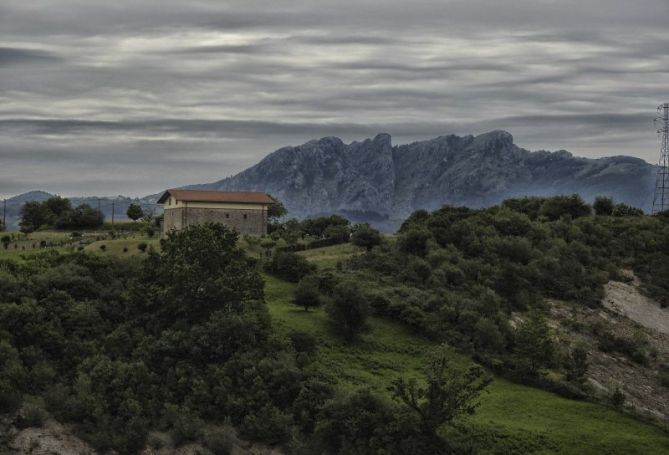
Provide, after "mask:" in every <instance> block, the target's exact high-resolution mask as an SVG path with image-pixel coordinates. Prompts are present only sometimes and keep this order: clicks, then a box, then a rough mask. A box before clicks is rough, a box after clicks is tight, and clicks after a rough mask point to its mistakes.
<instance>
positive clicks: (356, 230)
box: [351, 223, 382, 251]
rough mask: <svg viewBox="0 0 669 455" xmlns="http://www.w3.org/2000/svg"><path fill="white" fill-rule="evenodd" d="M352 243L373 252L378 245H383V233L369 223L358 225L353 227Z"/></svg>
mask: <svg viewBox="0 0 669 455" xmlns="http://www.w3.org/2000/svg"><path fill="white" fill-rule="evenodd" d="M351 241H352V242H353V244H354V245H356V246H360V247H363V248H365V249H366V250H367V251H371V250H372V248H374V247H375V246H377V245H381V241H382V237H381V233H380V232H379V231H377V230H376V229H374V228H372V227H371V226H370V225H369V224H368V223H364V224H357V225H355V226H354V227H353V235H352V236H351Z"/></svg>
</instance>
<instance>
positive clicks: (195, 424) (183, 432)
mask: <svg viewBox="0 0 669 455" xmlns="http://www.w3.org/2000/svg"><path fill="white" fill-rule="evenodd" d="M165 417H166V420H167V421H168V422H169V425H170V427H171V428H170V436H171V437H172V441H173V442H174V445H175V446H180V445H183V444H185V443H187V442H190V441H195V440H196V439H198V438H199V437H200V436H201V435H202V427H203V426H204V422H203V421H202V420H201V419H200V418H199V417H198V416H197V414H195V413H193V412H192V411H191V410H190V409H187V408H179V407H177V406H174V405H167V406H166V411H165Z"/></svg>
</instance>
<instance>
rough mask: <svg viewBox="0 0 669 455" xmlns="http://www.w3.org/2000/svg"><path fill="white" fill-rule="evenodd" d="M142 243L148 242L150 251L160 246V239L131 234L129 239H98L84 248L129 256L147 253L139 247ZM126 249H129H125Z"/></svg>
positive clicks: (98, 252)
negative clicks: (103, 247) (102, 247)
mask: <svg viewBox="0 0 669 455" xmlns="http://www.w3.org/2000/svg"><path fill="white" fill-rule="evenodd" d="M140 243H146V244H147V250H146V251H148V248H149V247H152V248H154V249H159V248H160V240H159V239H158V238H156V237H154V238H148V237H146V236H131V237H128V238H127V239H110V240H98V241H96V242H93V243H91V244H90V245H87V246H86V248H84V250H85V251H88V252H91V253H96V254H106V255H110V256H118V257H129V256H137V255H139V254H146V253H142V252H141V250H139V248H137V246H138V245H139V244H140ZM102 245H104V246H105V249H104V251H103V250H102V249H101V248H100V247H101V246H102ZM124 249H126V250H127V251H123V250H124Z"/></svg>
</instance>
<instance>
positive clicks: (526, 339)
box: [514, 311, 555, 375]
mask: <svg viewBox="0 0 669 455" xmlns="http://www.w3.org/2000/svg"><path fill="white" fill-rule="evenodd" d="M515 335H516V336H515V348H514V357H515V360H516V365H517V366H518V367H519V368H520V370H521V371H522V372H523V373H527V374H530V375H535V374H536V373H537V372H538V371H539V369H540V368H543V367H545V366H548V365H550V363H551V362H552V361H553V356H554V354H555V347H554V345H553V339H552V338H551V335H550V330H549V328H548V324H547V323H546V319H545V318H544V316H543V315H542V314H541V313H540V312H538V311H531V312H530V313H529V315H528V317H527V319H525V320H524V321H522V322H521V323H520V324H519V325H518V328H517V329H516V333H515Z"/></svg>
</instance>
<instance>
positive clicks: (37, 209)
mask: <svg viewBox="0 0 669 455" xmlns="http://www.w3.org/2000/svg"><path fill="white" fill-rule="evenodd" d="M48 222H49V213H48V211H47V210H46V208H45V206H44V205H43V204H41V203H40V202H37V201H30V202H26V203H25V204H23V207H21V222H20V223H19V227H20V229H21V232H24V233H26V234H29V233H31V232H34V231H36V230H38V229H39V228H41V227H42V226H44V225H46V224H47V223H48Z"/></svg>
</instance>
